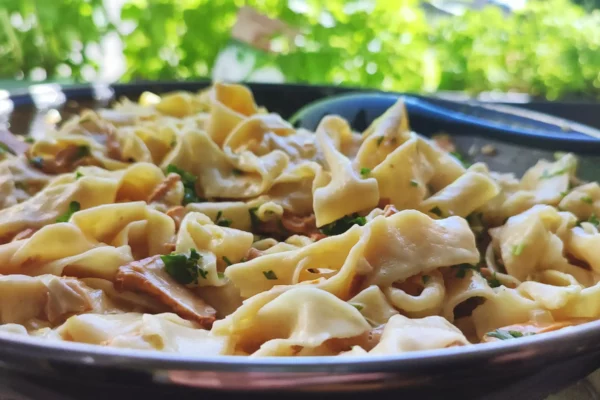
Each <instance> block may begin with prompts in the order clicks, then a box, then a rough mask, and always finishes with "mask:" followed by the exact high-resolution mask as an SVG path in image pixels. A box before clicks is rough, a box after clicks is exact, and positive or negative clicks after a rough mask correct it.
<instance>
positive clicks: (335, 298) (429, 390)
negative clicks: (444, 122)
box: [0, 83, 600, 399]
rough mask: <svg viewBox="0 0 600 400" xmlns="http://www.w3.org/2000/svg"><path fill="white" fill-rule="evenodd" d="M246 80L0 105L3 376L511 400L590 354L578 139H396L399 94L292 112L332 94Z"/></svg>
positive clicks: (13, 99)
mask: <svg viewBox="0 0 600 400" xmlns="http://www.w3.org/2000/svg"><path fill="white" fill-rule="evenodd" d="M251 88H252V90H251V89H250V88H249V87H247V86H244V85H238V84H225V83H215V84H208V83H198V84H144V85H121V86H118V85H117V86H114V87H101V86H95V87H85V88H75V89H63V88H59V87H54V86H42V87H37V88H34V89H32V90H30V91H29V92H28V93H23V94H14V95H10V96H7V97H6V98H5V99H0V110H3V111H2V113H3V114H2V118H3V122H4V128H3V129H2V130H1V131H0V142H2V145H1V147H0V149H1V150H0V274H1V275H0V344H1V345H0V361H1V362H2V366H3V371H4V372H5V373H6V374H15V376H16V377H18V378H15V381H17V380H18V379H23V382H25V383H24V386H28V385H31V384H34V383H35V384H40V385H42V382H43V385H44V387H45V388H46V389H47V390H58V389H56V387H57V386H60V387H61V389H60V390H59V391H62V392H64V391H68V390H72V391H75V390H79V392H77V393H78V396H81V393H82V391H86V392H87V395H89V396H91V397H90V398H93V395H94V393H92V392H93V390H91V391H90V388H94V387H101V388H103V389H102V390H109V389H110V390H115V391H116V392H119V393H121V394H123V393H124V392H125V393H127V391H130V392H131V393H135V394H138V395H139V394H140V393H147V395H148V396H149V397H152V396H154V395H157V394H158V393H163V394H164V393H169V394H170V395H173V394H177V395H178V396H180V397H184V398H187V397H186V396H190V398H191V396H197V395H198V391H199V390H200V391H202V393H203V395H205V396H211V395H214V396H220V395H222V394H223V393H224V392H237V393H239V392H240V391H244V392H251V393H255V394H257V395H261V396H270V395H280V394H281V393H282V392H286V393H289V394H290V395H298V396H306V395H307V393H312V394H317V393H321V394H323V393H330V394H331V393H343V394H344V395H345V396H364V393H365V391H369V392H373V391H391V392H393V393H395V394H403V395H417V394H418V395H420V396H432V395H436V394H437V395H439V394H440V393H444V392H447V391H448V390H452V391H453V393H454V394H455V395H457V396H463V397H473V396H482V395H488V396H493V395H498V396H506V395H514V396H516V397H517V398H529V399H532V398H540V396H544V395H546V394H548V393H550V392H552V391H553V390H556V389H558V388H560V387H562V386H564V385H566V384H568V383H571V382H572V381H574V380H576V379H578V378H581V377H583V376H584V375H586V374H588V373H589V372H591V371H593V370H594V369H596V368H598V367H599V366H600V362H599V361H598V357H599V356H600V344H599V343H600V341H599V340H598V339H599V338H600V322H599V321H598V319H600V283H598V281H599V280H600V279H599V276H600V275H598V271H600V257H598V254H599V253H598V251H597V248H598V245H600V233H599V232H598V225H599V220H598V217H597V215H600V187H599V186H598V183H596V182H595V181H594V178H597V176H598V175H597V171H598V168H597V167H595V165H597V162H598V160H599V158H598V157H597V156H594V155H590V154H587V155H582V156H578V155H576V154H573V153H567V152H553V151H551V150H549V149H548V146H539V147H540V148H542V147H546V148H545V149H543V150H542V149H539V148H533V147H528V146H524V145H520V144H518V143H515V141H514V140H513V141H512V143H505V142H503V141H502V137H494V138H492V139H490V138H487V137H485V135H480V136H479V137H464V136H458V137H456V138H454V137H452V140H450V138H449V136H448V135H438V136H431V133H432V132H423V131H424V130H427V129H426V124H423V125H422V126H423V129H419V131H420V132H419V133H417V132H415V131H413V128H414V127H413V126H411V123H410V106H409V107H408V108H409V111H408V112H407V108H406V106H405V101H403V98H402V97H401V96H392V98H391V99H392V100H390V102H389V107H387V110H385V111H384V112H383V111H382V112H381V113H377V115H373V116H372V117H368V118H366V119H365V117H364V115H363V116H362V117H361V118H363V121H362V124H363V125H364V126H357V123H356V121H355V119H354V118H352V117H351V116H345V118H344V117H342V116H339V115H335V113H334V111H335V110H334V111H331V112H329V111H328V108H327V105H326V104H325V106H324V107H323V105H322V107H321V109H319V112H322V113H323V114H322V118H321V117H319V120H318V123H317V124H316V125H315V126H310V127H308V126H304V127H303V126H294V125H293V124H292V123H290V122H288V121H287V120H286V118H287V117H288V116H289V115H291V114H292V113H293V112H294V111H296V110H298V109H299V108H301V107H302V106H304V105H306V103H308V102H309V101H310V100H315V99H316V98H317V97H319V93H320V95H321V96H323V95H328V94H331V93H330V90H331V89H320V90H321V91H320V92H318V93H317V92H314V91H313V92H311V89H310V88H306V87H304V88H303V87H294V86H281V85H253V86H251ZM298 93H299V94H298ZM295 94H298V97H297V98H296V99H294V98H293V97H294V95H295ZM388 97H389V96H388ZM288 98H289V99H290V100H289V101H287V102H286V104H285V105H284V104H282V99H288ZM286 107H287V108H286ZM363 108H367V109H368V108H369V102H368V101H367V100H365V102H364V104H363ZM273 111H275V112H273ZM282 115H283V116H282ZM358 125H360V124H358ZM421 133H425V134H427V135H422V134H421ZM451 133H453V132H451ZM467 149H468V151H467ZM490 149H491V150H490ZM460 150H463V152H466V153H468V154H469V155H470V156H471V159H472V161H473V162H467V160H466V159H465V158H466V157H465V156H461V154H460ZM556 150H560V149H556ZM517 176H519V177H517ZM596 269H598V271H596ZM56 382H59V383H58V384H57V383H56ZM61 382H62V383H61ZM65 382H68V385H64V383H65ZM103 393H105V392H103ZM79 398H83V397H79ZM490 398H492V397H490Z"/></svg>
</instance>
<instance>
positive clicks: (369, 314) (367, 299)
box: [348, 285, 398, 326]
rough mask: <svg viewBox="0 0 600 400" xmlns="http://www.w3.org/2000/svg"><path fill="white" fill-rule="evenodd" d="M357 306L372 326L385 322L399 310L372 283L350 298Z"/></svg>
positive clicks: (349, 301)
mask: <svg viewBox="0 0 600 400" xmlns="http://www.w3.org/2000/svg"><path fill="white" fill-rule="evenodd" d="M348 303H349V304H351V305H353V306H354V307H356V309H357V310H358V311H360V313H361V314H362V315H363V317H365V319H366V320H367V321H368V322H369V323H370V324H371V326H379V325H383V324H385V323H386V322H387V321H388V320H389V319H390V318H391V317H392V316H393V315H396V314H398V311H397V310H396V309H395V308H394V307H392V305H391V304H390V302H389V301H388V299H387V298H386V297H385V295H384V294H383V292H382V291H381V289H380V288H379V287H378V286H375V285H372V286H369V287H368V288H366V289H364V290H363V291H361V292H360V293H359V294H357V295H356V296H354V297H353V298H351V299H350V300H348Z"/></svg>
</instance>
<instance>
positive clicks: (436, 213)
mask: <svg viewBox="0 0 600 400" xmlns="http://www.w3.org/2000/svg"><path fill="white" fill-rule="evenodd" d="M429 212H430V213H432V214H435V215H437V216H438V217H441V216H442V215H443V212H442V210H440V208H439V207H438V206H435V207H433V208H432V209H431V210H429Z"/></svg>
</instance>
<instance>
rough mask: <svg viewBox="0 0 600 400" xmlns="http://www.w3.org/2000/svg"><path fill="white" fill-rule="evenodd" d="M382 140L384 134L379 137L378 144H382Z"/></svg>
mask: <svg viewBox="0 0 600 400" xmlns="http://www.w3.org/2000/svg"><path fill="white" fill-rule="evenodd" d="M381 142H383V136H379V137H378V138H377V146H381Z"/></svg>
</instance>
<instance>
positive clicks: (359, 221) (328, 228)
mask: <svg viewBox="0 0 600 400" xmlns="http://www.w3.org/2000/svg"><path fill="white" fill-rule="evenodd" d="M366 223H367V219H366V218H365V217H361V216H360V215H358V214H357V213H354V214H352V215H346V216H344V217H342V218H340V219H338V220H337V221H333V222H332V223H330V224H327V225H324V226H323V227H322V228H321V232H322V233H323V234H325V235H327V236H334V235H340V234H342V233H344V232H346V231H347V230H348V229H350V228H352V226H353V225H361V226H362V225H364V224H366Z"/></svg>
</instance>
